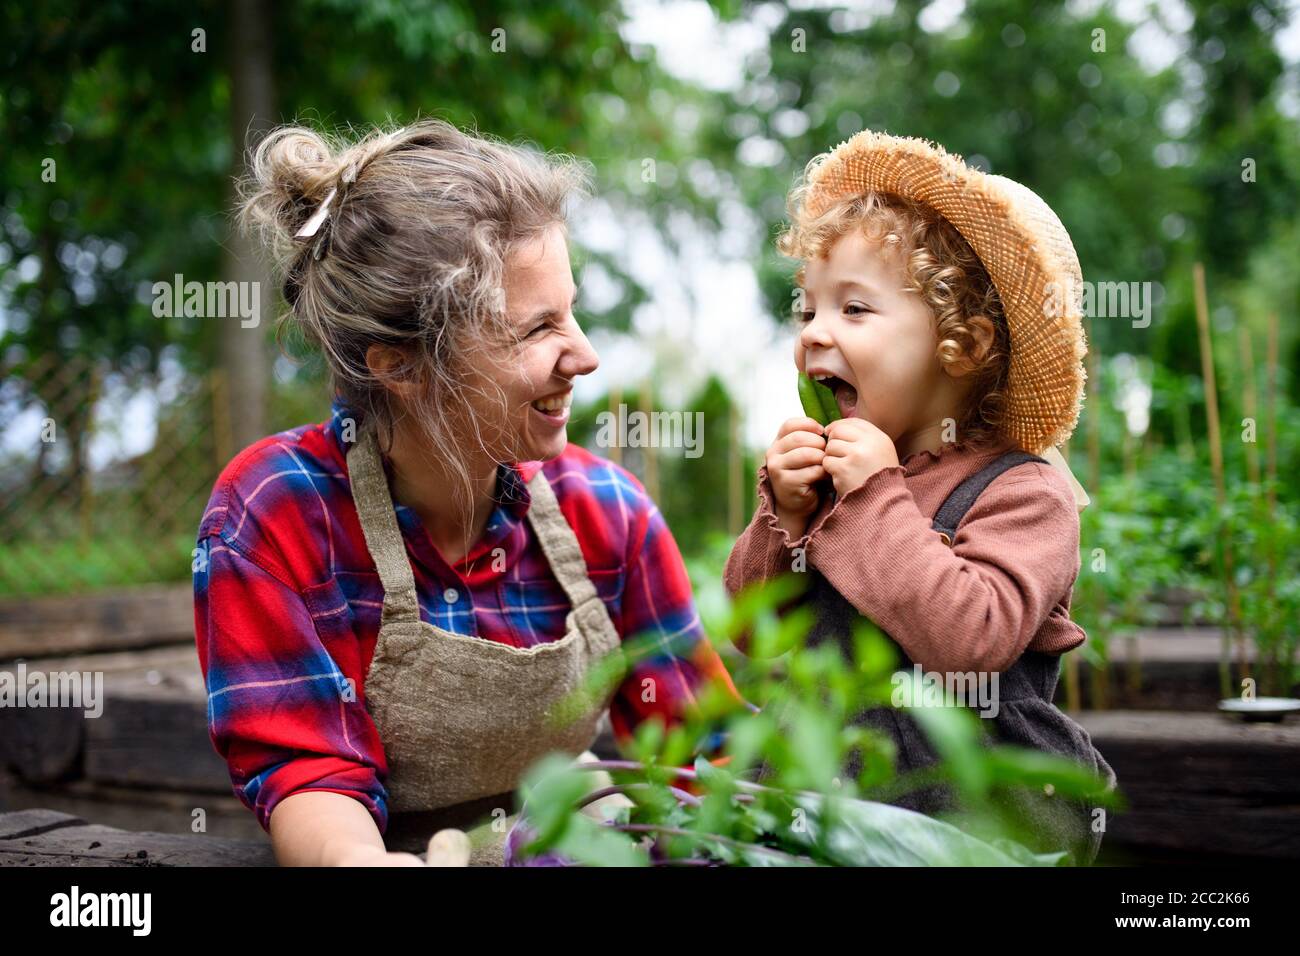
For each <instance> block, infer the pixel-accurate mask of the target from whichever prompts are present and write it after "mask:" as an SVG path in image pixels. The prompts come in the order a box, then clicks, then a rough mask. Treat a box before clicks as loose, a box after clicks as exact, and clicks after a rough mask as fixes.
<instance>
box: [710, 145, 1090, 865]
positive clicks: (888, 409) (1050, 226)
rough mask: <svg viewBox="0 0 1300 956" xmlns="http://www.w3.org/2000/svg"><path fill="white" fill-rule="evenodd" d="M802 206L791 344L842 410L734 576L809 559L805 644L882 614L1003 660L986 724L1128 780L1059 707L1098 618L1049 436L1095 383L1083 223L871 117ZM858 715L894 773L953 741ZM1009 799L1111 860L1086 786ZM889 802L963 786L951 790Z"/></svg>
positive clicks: (822, 164)
mask: <svg viewBox="0 0 1300 956" xmlns="http://www.w3.org/2000/svg"><path fill="white" fill-rule="evenodd" d="M789 209H790V217H791V225H790V227H789V229H788V230H787V231H786V232H785V233H784V234H783V235H782V236H781V237H780V239H779V240H778V248H779V249H780V251H781V252H782V253H784V254H785V255H787V256H790V257H792V258H794V259H797V260H800V262H801V265H800V267H799V269H798V272H797V273H796V281H797V282H798V284H799V286H800V290H801V295H800V297H799V298H800V299H801V303H800V306H799V307H797V308H796V311H797V312H798V315H797V316H796V320H797V323H798V334H797V336H796V341H795V346H794V360H795V365H796V366H798V369H799V371H800V372H801V373H804V372H806V373H808V374H811V375H812V376H813V377H815V378H818V379H821V380H823V381H824V382H825V384H827V385H828V386H829V387H831V388H832V389H833V391H834V393H835V399H836V402H837V404H838V406H839V409H840V413H841V415H842V416H843V417H842V418H841V419H839V420H837V421H835V422H832V423H831V424H830V425H829V426H827V427H825V428H823V427H822V426H820V425H819V424H818V423H817V422H816V421H815V420H813V419H811V418H807V417H797V418H791V419H789V420H788V421H786V422H785V424H784V425H782V426H781V428H780V431H779V433H778V435H777V438H776V440H775V441H774V442H773V443H772V446H771V447H770V448H769V449H768V452H767V457H766V463H765V464H764V466H763V467H762V468H760V469H759V486H758V497H759V508H758V511H757V513H756V514H755V515H754V518H753V520H752V521H751V522H750V524H749V527H748V528H746V530H745V531H744V533H743V534H742V535H741V536H740V538H739V540H738V541H737V542H736V545H735V547H734V549H733V550H732V552H731V556H730V558H729V559H728V561H727V567H726V578H725V579H726V586H727V589H728V591H729V592H730V593H732V594H733V595H734V594H736V593H737V592H739V591H740V590H741V589H742V588H744V587H745V586H747V585H749V584H751V583H753V582H755V581H760V580H765V579H770V578H773V577H775V576H777V575H779V574H782V573H785V572H789V571H791V570H803V569H805V568H806V570H807V572H808V573H809V574H810V575H811V577H812V580H811V588H810V589H809V591H808V596H807V598H806V600H809V601H812V602H813V603H814V606H815V609H816V612H817V613H816V616H817V624H816V625H815V627H814V629H813V633H812V634H811V635H810V636H809V644H810V645H815V644H818V643H820V642H822V641H824V640H835V641H838V642H840V644H841V646H842V647H843V648H844V649H845V651H846V653H851V647H852V644H851V642H850V640H849V635H850V634H851V630H852V627H853V624H854V623H855V622H856V621H857V620H858V619H859V616H865V617H866V618H869V619H870V620H871V621H873V622H874V623H875V624H876V625H878V626H879V627H880V628H881V629H882V630H883V631H885V633H886V634H888V635H889V636H890V637H891V638H892V639H893V641H894V642H895V643H896V644H897V645H898V648H899V650H900V652H901V655H902V657H903V658H904V660H903V662H902V664H901V667H902V668H903V669H905V670H907V671H908V672H911V671H912V670H913V668H914V666H919V667H920V669H921V670H922V671H924V672H925V673H927V674H930V673H938V674H940V675H948V674H970V673H971V672H974V674H975V675H978V676H980V677H984V678H988V677H991V676H992V675H996V676H997V678H998V681H997V683H996V684H993V685H992V686H994V687H995V688H996V690H997V707H996V708H990V710H993V711H995V713H994V715H993V716H991V717H990V719H989V722H988V725H986V726H989V730H990V731H991V732H992V733H991V736H992V737H994V738H995V739H997V740H1000V741H1002V742H1006V743H1011V744H1017V745H1020V746H1026V747H1033V748H1036V749H1039V750H1042V751H1046V752H1050V753H1055V754H1059V755H1065V756H1067V757H1070V758H1073V759H1075V760H1077V761H1079V762H1080V763H1082V764H1083V765H1084V766H1086V767H1087V768H1089V769H1090V770H1094V771H1096V773H1097V774H1098V775H1099V776H1100V777H1101V778H1102V779H1103V780H1104V781H1105V782H1106V786H1107V787H1108V788H1113V787H1114V784H1115V775H1114V772H1113V770H1112V769H1111V767H1110V765H1109V764H1107V762H1106V761H1105V759H1104V758H1103V757H1102V756H1101V754H1100V753H1098V752H1097V750H1096V749H1095V748H1094V747H1093V745H1092V742H1091V740H1090V738H1089V736H1088V734H1087V732H1086V731H1085V730H1084V729H1083V728H1082V727H1080V726H1079V725H1078V724H1076V723H1075V722H1074V721H1072V720H1070V718H1069V717H1067V716H1066V715H1065V714H1063V713H1062V712H1061V711H1060V710H1058V709H1057V708H1056V707H1055V706H1053V704H1052V698H1053V694H1054V691H1055V688H1056V681H1057V672H1058V661H1059V657H1060V655H1061V654H1063V653H1065V652H1066V651H1069V650H1071V649H1073V648H1075V647H1078V646H1079V645H1080V644H1082V643H1083V641H1084V639H1085V635H1084V632H1083V631H1082V629H1081V628H1079V626H1078V625H1076V624H1075V623H1074V622H1073V621H1071V620H1070V613H1069V610H1070V594H1071V589H1072V587H1073V584H1074V581H1075V578H1076V576H1077V574H1078V572H1079V518H1078V504H1077V503H1078V502H1080V501H1082V502H1084V503H1086V498H1084V497H1083V496H1082V489H1077V490H1076V488H1077V485H1072V482H1073V477H1072V476H1071V475H1070V474H1069V469H1068V467H1067V466H1065V464H1064V460H1063V459H1062V458H1061V457H1060V455H1059V453H1057V452H1056V451H1055V446H1056V445H1059V444H1061V443H1062V442H1064V441H1065V440H1066V439H1067V438H1068V437H1069V435H1070V433H1071V432H1072V431H1073V429H1074V425H1075V422H1076V421H1077V418H1078V413H1079V405H1080V401H1081V398H1082V393H1083V382H1084V372H1083V366H1082V358H1083V354H1084V351H1085V343H1084V339H1083V332H1082V325H1081V308H1080V295H1081V291H1082V289H1081V281H1082V277H1081V274H1080V270H1079V263H1078V258H1077V256H1076V254H1075V251H1074V247H1073V244H1072V243H1071V241H1070V237H1069V235H1068V234H1067V233H1066V231H1065V228H1064V227H1063V226H1062V225H1061V222H1060V220H1059V219H1058V218H1057V217H1056V215H1055V214H1054V213H1053V212H1052V211H1051V210H1050V209H1049V208H1048V207H1047V205H1046V204H1045V203H1044V202H1043V201H1042V200H1041V199H1040V198H1039V197H1038V196H1037V195H1035V194H1034V193H1033V192H1031V191H1030V190H1028V189H1026V188H1025V187H1024V186H1022V185H1020V184H1019V183H1015V182H1012V181H1011V180H1008V179H1005V178H1003V177H1000V176H993V175H986V174H984V173H982V172H980V171H979V170H977V169H974V168H972V167H969V166H967V165H966V164H965V163H963V162H962V160H961V159H960V157H957V156H953V155H949V154H948V153H946V152H945V151H944V150H943V149H942V148H941V147H938V146H934V145H931V144H929V143H926V142H924V141H922V140H917V139H910V138H899V137H893V136H888V135H885V134H881V133H876V132H874V131H871V130H866V131H863V132H861V133H859V134H858V135H856V136H854V137H853V138H852V139H850V140H849V141H848V142H846V143H843V144H841V145H840V146H839V147H838V148H836V149H835V150H833V151H832V152H830V153H827V154H823V155H821V156H818V157H817V158H816V159H814V160H813V161H812V162H811V163H810V164H809V166H808V169H807V171H806V173H805V176H804V178H803V180H802V181H801V182H800V183H799V184H797V185H796V187H795V189H794V190H793V192H792V193H791V195H790V199H789ZM1040 456H1046V457H1040ZM1048 459H1051V460H1050V461H1049V460H1048ZM987 683H991V681H987ZM859 722H861V723H863V724H868V725H871V726H874V727H876V728H878V729H880V730H882V731H884V732H885V733H887V734H888V735H889V736H890V737H892V739H893V740H894V742H895V743H896V745H897V748H898V756H897V761H896V766H897V770H898V772H899V773H903V772H906V771H910V770H915V769H918V768H921V767H925V766H927V765H928V764H930V763H932V762H933V761H934V760H935V759H936V758H935V755H934V753H933V751H932V750H931V749H930V747H929V745H928V743H927V741H926V740H925V738H924V736H923V735H922V733H921V732H920V730H919V728H918V727H917V725H916V724H915V723H914V722H913V721H912V720H911V718H910V717H908V716H907V714H906V712H905V711H903V710H898V709H894V708H876V709H874V710H869V711H865V712H864V713H863V714H862V715H861V717H860V721H859ZM846 772H847V773H851V774H853V775H855V776H856V773H857V767H856V765H854V766H851V767H849V768H848V769H847V770H846ZM1006 799H1009V800H1011V801H1013V806H1014V807H1015V811H1016V815H1017V817H1018V818H1020V819H1021V820H1024V821H1027V822H1028V823H1029V826H1030V829H1031V830H1032V831H1033V832H1034V833H1035V834H1036V835H1037V836H1038V837H1040V838H1041V839H1039V840H1037V841H1031V842H1034V845H1036V846H1038V847H1041V848H1042V849H1071V850H1073V851H1074V853H1075V856H1076V859H1077V860H1079V861H1080V862H1092V860H1093V859H1094V858H1095V857H1096V854H1097V850H1098V849H1099V847H1100V842H1101V832H1100V830H1101V825H1100V823H1099V822H1097V821H1100V820H1102V819H1104V817H1102V816H1101V814H1100V813H1099V812H1098V813H1094V812H1093V810H1094V808H1093V807H1092V806H1091V805H1089V803H1088V801H1084V800H1067V799H1065V798H1063V797H1060V796H1054V795H1053V794H1052V793H1051V789H1050V788H1045V791H1044V792H1043V793H1041V794H1037V793H1035V794H1025V793H1024V792H1023V791H1022V792H1021V793H1020V794H1019V795H1013V796H1008V797H1006ZM896 802H897V803H898V804H899V805H902V806H906V807H908V808H910V809H916V810H919V811H921V812H925V813H934V812H938V811H940V810H942V809H945V808H949V807H950V806H951V802H950V794H949V793H948V792H947V791H946V790H945V789H943V788H935V787H932V788H929V789H927V790H923V791H920V792H917V793H913V794H909V795H908V796H907V797H904V798H901V799H900V800H898V801H896Z"/></svg>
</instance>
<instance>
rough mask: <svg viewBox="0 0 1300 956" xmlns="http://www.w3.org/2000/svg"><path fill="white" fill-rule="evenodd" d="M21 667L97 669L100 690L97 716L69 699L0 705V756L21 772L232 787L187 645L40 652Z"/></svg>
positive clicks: (34, 777) (29, 777)
mask: <svg viewBox="0 0 1300 956" xmlns="http://www.w3.org/2000/svg"><path fill="white" fill-rule="evenodd" d="M25 667H26V669H27V672H28V673H29V674H30V673H31V672H33V671H44V672H46V673H52V672H57V671H90V672H102V674H103V697H104V700H103V710H102V713H101V714H100V716H98V717H94V718H88V717H86V716H85V715H84V713H83V712H82V711H81V710H75V709H70V708H0V762H3V764H4V765H6V766H9V767H12V768H13V769H14V771H15V772H16V773H17V774H18V775H19V776H20V777H21V778H22V779H23V780H24V781H26V782H28V783H32V784H49V783H54V782H57V781H60V780H67V779H74V778H78V777H87V778H89V779H92V780H100V781H105V782H111V783H119V784H127V785H136V786H149V787H153V786H162V787H170V788H174V789H179V790H201V791H209V792H216V793H221V792H227V791H229V789H230V778H229V776H228V774H227V772H226V766H225V763H224V761H222V760H221V758H220V757H219V756H218V755H217V753H216V751H215V750H214V749H213V747H212V743H211V740H210V738H209V736H208V727H207V693H206V690H205V688H204V684H203V674H202V671H201V670H200V668H199V662H198V656H197V654H196V653H195V651H194V649H193V647H192V646H184V645H182V646H175V647H168V648H161V649H155V650H150V651H131V652H123V653H118V654H105V655H85V656H80V657H55V658H38V659H35V660H31V661H28V662H26V663H25ZM6 669H10V670H13V669H14V665H7V667H6Z"/></svg>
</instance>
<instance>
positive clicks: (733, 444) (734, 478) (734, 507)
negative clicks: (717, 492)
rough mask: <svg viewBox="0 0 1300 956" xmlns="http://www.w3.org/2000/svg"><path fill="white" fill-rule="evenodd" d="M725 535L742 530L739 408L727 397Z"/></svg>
mask: <svg viewBox="0 0 1300 956" xmlns="http://www.w3.org/2000/svg"><path fill="white" fill-rule="evenodd" d="M727 404H728V412H729V415H728V419H729V423H728V431H729V434H728V437H727V441H728V460H727V533H728V534H730V535H732V536H733V537H735V536H738V535H739V534H740V532H741V531H743V530H744V501H743V499H744V494H745V488H744V475H743V471H744V468H743V466H742V462H743V459H744V451H743V449H742V448H741V445H740V432H741V428H740V407H739V406H738V405H737V404H736V402H735V401H732V400H731V398H730V395H728V402H727Z"/></svg>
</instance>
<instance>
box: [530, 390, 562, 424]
mask: <svg viewBox="0 0 1300 956" xmlns="http://www.w3.org/2000/svg"><path fill="white" fill-rule="evenodd" d="M572 405H573V389H572V388H567V389H565V390H564V391H563V392H556V393H555V394H554V395H549V396H546V397H544V398H538V399H534V400H533V401H532V402H531V403H530V404H529V408H530V409H531V410H532V412H533V414H534V415H535V416H536V417H537V419H538V420H539V421H541V422H543V423H545V424H546V425H547V426H548V427H551V428H563V427H564V426H565V425H566V424H568V421H569V411H570V409H571V407H572Z"/></svg>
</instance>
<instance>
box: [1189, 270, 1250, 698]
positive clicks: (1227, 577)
mask: <svg viewBox="0 0 1300 956" xmlns="http://www.w3.org/2000/svg"><path fill="white" fill-rule="evenodd" d="M1192 284H1193V286H1194V291H1195V295H1196V328H1197V332H1198V339H1199V342H1200V347H1201V378H1202V379H1203V380H1204V383H1205V415H1206V419H1207V424H1208V429H1209V439H1210V470H1211V472H1212V473H1213V476H1214V494H1215V500H1216V501H1217V502H1218V506H1219V511H1220V514H1225V513H1226V511H1227V499H1228V494H1227V490H1226V488H1225V486H1224V481H1223V435H1222V433H1221V432H1220V430H1219V396H1218V392H1217V391H1216V390H1215V383H1214V351H1213V346H1212V345H1211V343H1210V312H1209V306H1208V300H1207V297H1206V294H1205V266H1204V265H1203V264H1202V263H1199V262H1198V263H1196V264H1195V265H1194V266H1193V267H1192ZM1223 578H1224V582H1223V583H1224V586H1225V588H1226V591H1227V598H1228V608H1227V611H1228V614H1227V617H1228V621H1227V625H1228V626H1227V627H1225V628H1224V631H1223V648H1222V654H1221V656H1220V658H1219V685H1220V688H1219V689H1220V690H1221V691H1222V692H1223V696H1224V698H1225V699H1226V698H1228V697H1232V696H1234V695H1233V692H1232V678H1231V674H1230V664H1229V661H1230V660H1231V656H1232V638H1233V635H1234V634H1236V633H1237V623H1238V621H1239V620H1240V615H1239V610H1240V608H1239V605H1238V601H1237V585H1236V582H1235V581H1234V580H1233V560H1232V531H1231V527H1230V523H1229V522H1228V521H1227V519H1226V517H1225V518H1224V529H1223ZM1238 654H1239V662H1238V674H1239V676H1240V677H1242V678H1245V677H1247V676H1249V674H1248V667H1247V664H1246V648H1245V644H1244V641H1240V640H1239V641H1238Z"/></svg>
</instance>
